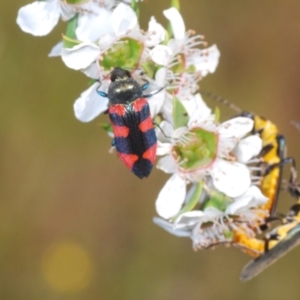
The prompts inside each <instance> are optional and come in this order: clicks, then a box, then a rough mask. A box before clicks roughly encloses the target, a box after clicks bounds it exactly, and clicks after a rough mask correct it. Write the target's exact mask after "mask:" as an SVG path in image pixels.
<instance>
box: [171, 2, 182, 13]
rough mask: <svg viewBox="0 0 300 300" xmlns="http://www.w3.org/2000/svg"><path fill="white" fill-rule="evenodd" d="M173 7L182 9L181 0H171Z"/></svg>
mask: <svg viewBox="0 0 300 300" xmlns="http://www.w3.org/2000/svg"><path fill="white" fill-rule="evenodd" d="M170 6H171V7H175V8H177V9H178V11H179V10H180V1H179V0H171V5H170Z"/></svg>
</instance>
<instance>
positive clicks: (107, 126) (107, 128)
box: [100, 123, 113, 133]
mask: <svg viewBox="0 0 300 300" xmlns="http://www.w3.org/2000/svg"><path fill="white" fill-rule="evenodd" d="M100 126H101V128H103V129H104V130H105V131H106V132H107V133H111V132H113V130H112V127H111V124H110V123H101V124H100Z"/></svg>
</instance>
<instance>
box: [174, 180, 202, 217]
mask: <svg viewBox="0 0 300 300" xmlns="http://www.w3.org/2000/svg"><path fill="white" fill-rule="evenodd" d="M202 191H203V181H199V182H198V183H197V184H195V190H194V192H193V194H192V196H191V198H190V199H189V200H188V201H187V203H186V204H185V205H184V207H183V208H182V209H181V210H180V212H179V213H178V214H177V215H176V216H175V217H173V218H172V222H174V221H175V220H176V219H177V218H178V217H179V216H180V215H182V214H183V213H185V212H188V211H191V210H193V209H194V208H195V206H196V205H197V203H198V201H199V199H200V196H201V194H202Z"/></svg>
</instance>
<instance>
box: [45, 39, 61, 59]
mask: <svg viewBox="0 0 300 300" xmlns="http://www.w3.org/2000/svg"><path fill="white" fill-rule="evenodd" d="M62 48H63V42H59V43H57V44H56V45H55V46H54V47H53V48H52V49H51V51H50V53H49V54H48V57H57V56H60V55H61V51H62Z"/></svg>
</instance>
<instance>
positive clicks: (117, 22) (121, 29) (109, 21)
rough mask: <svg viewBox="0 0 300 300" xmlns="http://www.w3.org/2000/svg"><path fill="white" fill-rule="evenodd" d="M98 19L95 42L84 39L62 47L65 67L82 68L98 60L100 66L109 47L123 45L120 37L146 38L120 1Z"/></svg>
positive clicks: (135, 19)
mask: <svg viewBox="0 0 300 300" xmlns="http://www.w3.org/2000/svg"><path fill="white" fill-rule="evenodd" d="M100 21H101V22H102V23H101V24H99V25H98V27H99V28H101V30H99V34H98V35H99V37H98V42H97V43H93V42H90V41H84V42H83V43H80V44H78V45H77V46H75V47H73V48H64V49H63V51H62V59H63V61H64V63H65V64H66V65H67V67H69V68H71V69H75V70H82V69H85V68H88V67H89V66H90V65H91V64H93V63H94V62H95V61H98V63H99V65H100V66H101V61H102V60H103V55H105V54H107V52H108V51H109V50H110V49H113V48H114V47H116V46H117V44H118V43H123V44H124V46H125V42H122V41H121V42H119V41H120V39H122V38H124V37H127V38H133V39H136V40H137V41H139V42H140V43H144V40H145V39H146V36H144V35H143V34H142V33H141V31H140V29H139V25H138V22H137V16H136V14H135V12H134V11H133V10H132V9H131V8H130V7H129V6H128V5H125V4H123V3H120V4H119V5H118V6H117V7H116V8H115V9H114V10H113V12H112V13H111V14H110V15H109V16H107V17H106V18H105V19H103V20H102V19H101V20H100ZM98 27H97V28H98ZM127 59H128V57H127ZM108 73H109V72H107V74H108Z"/></svg>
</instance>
